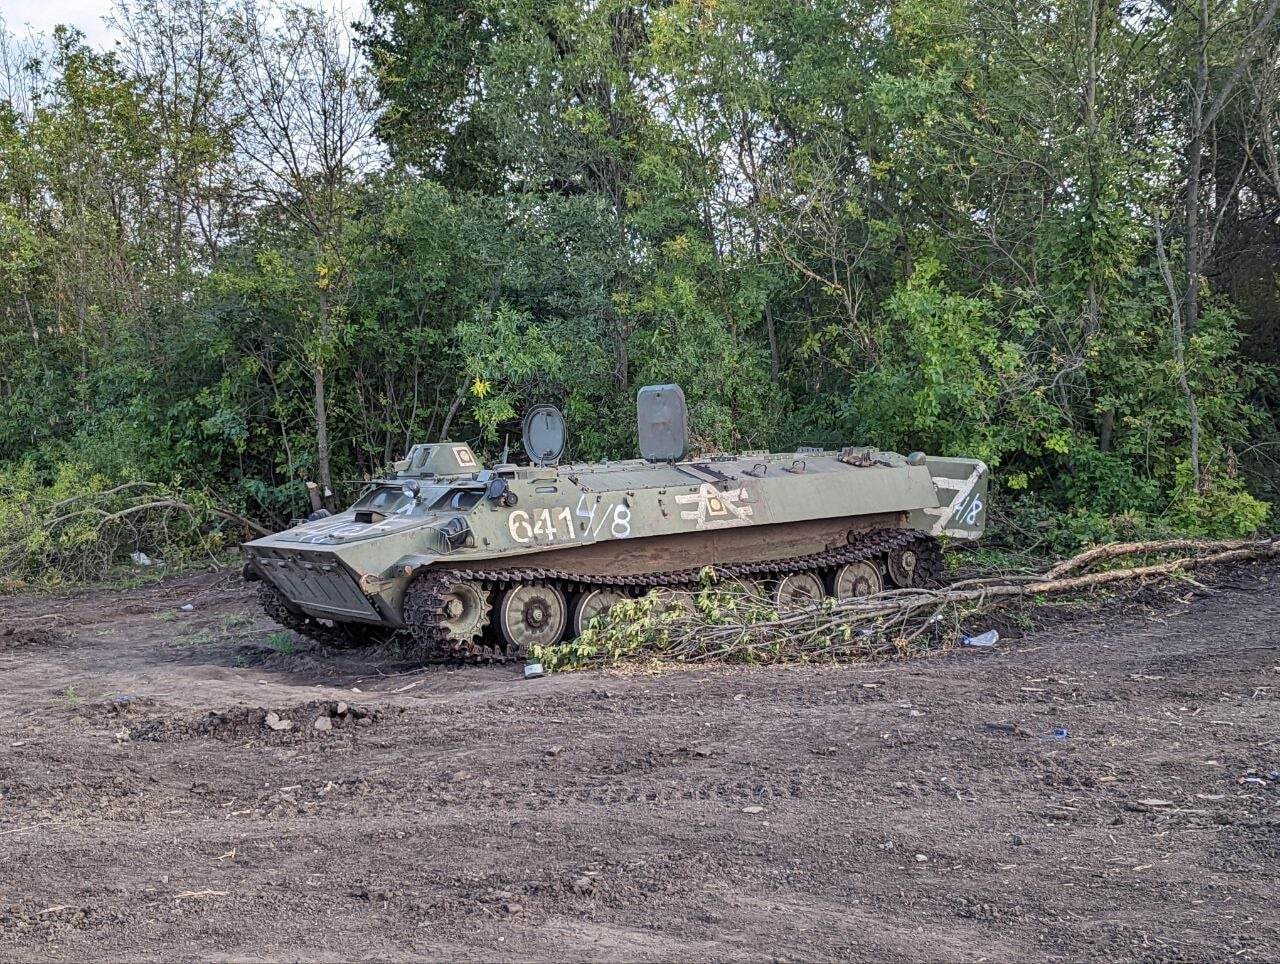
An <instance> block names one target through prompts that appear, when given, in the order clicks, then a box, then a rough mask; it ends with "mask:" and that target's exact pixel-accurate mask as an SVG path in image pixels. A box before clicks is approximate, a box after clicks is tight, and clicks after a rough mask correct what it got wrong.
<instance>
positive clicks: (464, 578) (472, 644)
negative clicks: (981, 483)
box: [290, 529, 943, 663]
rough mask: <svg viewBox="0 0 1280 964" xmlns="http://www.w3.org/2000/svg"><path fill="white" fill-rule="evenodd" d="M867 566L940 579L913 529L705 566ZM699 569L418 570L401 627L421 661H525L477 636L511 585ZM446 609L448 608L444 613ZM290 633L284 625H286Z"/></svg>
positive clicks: (923, 537)
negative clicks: (466, 605) (469, 594)
mask: <svg viewBox="0 0 1280 964" xmlns="http://www.w3.org/2000/svg"><path fill="white" fill-rule="evenodd" d="M856 562H867V563H871V564H872V565H874V566H875V567H876V569H877V570H878V572H879V573H881V574H882V577H883V579H884V581H885V583H886V584H888V583H894V584H897V585H902V584H904V583H909V584H910V585H917V586H936V585H938V584H939V583H940V582H941V579H942V568H943V565H942V547H941V546H940V545H939V544H938V541H937V539H935V538H934V537H933V536H931V535H929V534H927V533H924V532H921V531H919V530H918V529H875V530H872V531H870V532H862V533H857V534H855V535H852V536H851V537H850V540H849V543H848V544H847V545H843V546H837V547H836V548H834V549H828V550H826V551H824V552H818V553H813V554H812V555H806V556H793V557H791V558H787V559H772V560H767V561H760V562H744V563H737V564H733V565H717V566H711V567H710V568H711V569H712V570H714V572H715V574H716V577H717V578H718V579H722V580H728V579H779V578H782V577H784V576H788V575H795V574H800V573H812V574H814V575H816V576H817V577H818V578H819V579H820V580H821V581H822V583H823V585H824V586H828V587H829V586H832V585H833V583H834V579H835V574H836V573H837V571H838V570H839V569H841V567H843V566H847V565H848V564H849V563H856ZM703 572H704V569H702V568H694V569H678V570H670V571H667V572H648V573H641V574H638V575H632V576H608V575H583V574H580V573H572V572H566V571H564V570H560V569H549V568H510V569H450V568H442V569H437V568H430V569H426V570H424V571H423V572H422V573H421V574H420V575H419V576H418V577H417V578H416V579H415V580H414V581H413V583H412V584H410V586H409V589H408V591H407V592H406V593H405V600H404V621H405V624H406V626H407V627H408V629H409V633H410V634H411V635H412V637H413V638H414V640H415V641H416V642H417V643H419V644H420V645H422V646H423V647H424V648H425V649H426V650H427V653H426V654H424V655H427V656H428V657H429V658H444V659H454V660H461V661H464V662H477V663H480V662H505V661H510V660H518V659H523V658H525V657H526V656H527V655H528V654H527V652H526V651H525V648H524V647H523V646H520V645H517V644H512V643H510V642H507V641H505V640H504V638H503V634H501V633H496V634H493V633H490V634H487V635H482V632H481V631H482V629H483V626H484V625H487V624H490V623H492V622H494V621H495V620H494V618H493V614H492V609H493V607H494V606H495V605H496V604H497V603H498V602H499V600H500V599H501V598H502V597H503V594H504V593H506V592H508V591H509V590H511V589H513V588H515V587H518V586H545V587H549V588H552V589H555V590H558V591H559V592H560V593H561V594H562V595H563V596H564V597H565V598H566V599H571V600H573V599H578V598H580V597H581V596H582V595H584V594H586V593H589V592H591V591H592V590H595V589H609V590H612V591H614V592H619V593H622V594H624V595H627V596H641V595H644V594H645V593H646V592H648V591H649V590H650V589H657V588H667V589H676V590H685V591H693V590H696V589H697V588H698V587H699V585H700V579H701V577H702V573H703ZM463 585H471V586H478V587H479V588H480V589H481V590H482V592H483V593H484V595H485V599H486V600H487V605H488V607H489V610H490V611H489V613H487V614H486V617H487V618H485V619H483V620H481V621H479V622H480V624H479V625H477V626H476V627H475V628H474V630H472V629H471V628H470V627H468V629H466V630H464V631H463V632H462V633H458V632H457V631H456V629H451V624H452V625H453V626H455V627H456V625H457V615H456V608H457V603H456V592H455V590H456V589H457V588H458V587H460V586H463ZM451 607H452V608H451ZM290 628H292V627H290Z"/></svg>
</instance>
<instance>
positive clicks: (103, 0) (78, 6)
mask: <svg viewBox="0 0 1280 964" xmlns="http://www.w3.org/2000/svg"><path fill="white" fill-rule="evenodd" d="M110 11H111V0H0V16H3V17H4V21H5V26H6V27H8V29H9V32H10V33H14V34H18V35H19V36H22V35H23V34H25V33H26V32H27V27H28V25H29V26H30V27H31V29H32V30H34V31H36V32H37V33H50V32H51V31H52V30H53V28H54V27H55V26H57V25H58V24H60V23H65V24H70V25H71V26H73V27H79V28H80V29H81V30H83V31H84V33H85V36H86V37H88V38H89V43H90V44H92V45H93V46H95V47H105V46H110V44H111V42H112V37H111V34H110V31H108V30H107V26H106V24H104V23H103V22H102V18H103V17H105V16H106V15H107V14H108V13H109V12H110Z"/></svg>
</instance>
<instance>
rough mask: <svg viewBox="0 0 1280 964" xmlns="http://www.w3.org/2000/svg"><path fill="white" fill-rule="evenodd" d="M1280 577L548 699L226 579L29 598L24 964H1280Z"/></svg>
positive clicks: (15, 929)
mask: <svg viewBox="0 0 1280 964" xmlns="http://www.w3.org/2000/svg"><path fill="white" fill-rule="evenodd" d="M1277 587H1280V571H1277V570H1274V569H1272V570H1265V569H1252V570H1238V571H1235V572H1233V573H1230V574H1227V575H1226V576H1225V577H1224V579H1223V581H1221V582H1219V583H1218V587H1217V591H1216V592H1214V593H1213V594H1203V595H1200V594H1191V593H1189V592H1187V593H1183V594H1181V595H1180V596H1179V597H1177V598H1174V597H1172V596H1169V595H1166V596H1162V597H1160V598H1159V599H1158V600H1152V599H1148V604H1147V605H1145V606H1143V605H1140V604H1136V603H1133V602H1129V603H1126V605H1125V606H1124V607H1118V608H1116V609H1108V608H1107V607H1102V608H1100V609H1098V608H1095V609H1092V610H1090V611H1089V612H1088V613H1086V614H1084V615H1080V616H1077V617H1074V618H1072V619H1070V620H1067V621H1065V622H1062V623H1060V624H1059V625H1057V626H1056V627H1055V628H1053V629H1052V630H1048V629H1044V630H1040V631H1037V632H1033V633H1030V634H1028V635H1026V636H1024V637H1023V638H1020V639H1016V640H1006V641H1004V642H1002V643H1001V644H1000V647H999V649H998V651H997V652H994V653H979V652H975V651H968V650H964V651H958V652H954V653H951V654H947V655H941V656H937V657H931V658H928V659H922V660H917V661H914V662H910V663H900V664H895V665H884V664H882V665H876V666H860V667H844V668H840V667H836V668H830V667H828V668H815V667H807V668H796V669H701V670H687V671H668V672H665V673H662V674H659V675H647V674H633V675H627V676H619V675H607V674H606V675H602V674H594V673H591V674H579V675H570V676H564V677H556V678H545V679H540V680H530V681H526V680H524V679H522V678H520V676H519V673H518V671H517V670H515V669H511V668H492V669H443V668H433V669H428V670H425V671H418V670H411V671H407V672H406V671H405V670H406V668H405V667H398V668H397V667H387V666H385V665H383V666H381V667H379V666H378V665H377V664H375V663H372V662H367V661H366V662H362V661H361V660H360V658H358V657H353V656H351V655H348V654H338V655H334V654H325V653H321V652H318V651H315V650H313V649H309V648H307V647H306V645H305V644H304V643H302V642H301V641H296V640H292V639H290V638H288V637H285V636H282V635H275V636H273V635H271V634H272V633H273V631H274V629H275V627H273V626H272V625H270V624H268V623H267V622H266V621H265V620H263V619H261V618H259V617H258V616H257V615H256V613H254V611H253V609H252V606H251V603H250V597H249V595H248V593H247V592H246V591H245V590H244V589H243V588H242V587H241V586H239V585H238V582H237V581H236V580H234V579H231V578H230V577H227V576H224V575H202V576H196V577H190V578H186V579H183V580H179V581H177V582H171V583H168V584H166V585H164V586H160V587H154V588H150V589H146V590H137V591H133V592H128V593H95V594H91V595H86V596H79V597H76V598H74V599H70V600H51V599H26V598H21V599H7V600H3V601H0V633H7V634H6V635H0V957H2V958H5V959H29V958H42V959H47V958H60V959H85V958H89V957H94V958H102V957H104V956H106V957H110V958H130V959H134V958H140V957H146V958H166V959H174V958H202V959H215V960H217V959H236V960H282V959H295V958H317V959H343V960H366V959H387V958H396V959H402V958H440V957H447V958H455V959H456V958H471V959H495V958H520V959H530V958H539V959H541V958H553V959H566V958H573V959H582V958H605V959H607V958H612V959H627V960H635V959H661V960H671V959H739V958H743V959H762V958H770V959H776V958H787V959H829V958H835V957H856V958H863V959H876V960H884V959H909V960H920V959H948V960H952V959H954V960H979V959H996V960H1043V959H1049V960H1062V959H1075V960H1079V959H1085V958H1092V957H1096V956H1099V955H1107V956H1109V957H1116V958H1125V959H1134V958H1140V959H1170V958H1179V959H1217V960H1228V959H1231V960H1263V959H1273V960H1274V959H1276V958H1278V957H1280V901H1278V897H1277V895H1280V774H1278V775H1276V777H1275V778H1270V777H1268V774H1269V773H1271V772H1272V771H1276V770H1278V769H1280V736H1278V733H1280V701H1278V699H1277V697H1278V696H1280V593H1277V591H1276V590H1277ZM183 606H191V607H193V608H191V609H190V610H184V609H183V608H182V607H183ZM290 650H293V651H290ZM379 669H381V671H382V672H383V673H392V674H393V675H385V676H381V675H379V673H378V671H379ZM268 711H273V712H274V713H276V714H278V715H279V716H280V717H281V720H280V722H278V723H276V725H277V726H279V727H286V726H287V724H290V723H291V724H293V726H292V727H291V728H282V729H271V728H270V727H269V726H268V725H266V723H265V722H264V718H265V717H266V714H267V712H268ZM341 711H345V712H341ZM317 719H320V720H322V722H321V724H320V725H321V727H328V729H316V720H317ZM271 720H272V722H275V720H274V718H271ZM1059 727H1061V728H1065V730H1066V731H1067V736H1066V738H1065V739H1053V738H1052V736H1053V734H1054V731H1055V729H1056V728H1059ZM1250 771H1254V772H1255V773H1256V774H1258V775H1257V776H1255V777H1253V778H1252V780H1251V779H1246V780H1245V782H1243V783H1242V782H1240V781H1241V778H1243V777H1246V775H1247V774H1248V773H1249V772H1250ZM1254 780H1256V781H1257V782H1253V781H1254Z"/></svg>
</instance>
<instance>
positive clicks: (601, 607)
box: [569, 589, 627, 638]
mask: <svg viewBox="0 0 1280 964" xmlns="http://www.w3.org/2000/svg"><path fill="white" fill-rule="evenodd" d="M626 598H627V597H626V596H624V595H623V594H622V593H620V592H618V591H617V590H614V589H589V590H587V591H586V592H584V593H583V594H582V595H580V596H579V597H578V601H577V603H576V604H575V605H574V607H573V619H572V620H570V623H569V636H570V638H576V637H578V636H581V635H582V634H583V633H584V632H585V631H586V630H587V627H588V626H590V625H591V620H593V619H595V618H596V617H597V616H603V615H605V614H607V613H608V612H609V610H610V609H612V608H613V607H614V606H616V605H618V603H620V602H622V601H623V600H624V599H626Z"/></svg>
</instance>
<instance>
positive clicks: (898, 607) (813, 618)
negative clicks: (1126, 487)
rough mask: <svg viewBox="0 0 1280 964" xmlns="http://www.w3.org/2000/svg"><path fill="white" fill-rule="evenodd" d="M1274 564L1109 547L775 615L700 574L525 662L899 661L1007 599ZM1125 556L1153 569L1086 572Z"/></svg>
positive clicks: (1262, 548)
mask: <svg viewBox="0 0 1280 964" xmlns="http://www.w3.org/2000/svg"><path fill="white" fill-rule="evenodd" d="M1278 556H1280V538H1274V537H1273V538H1269V539H1262V540H1231V541H1225V542H1208V541H1200V540H1191V539H1174V540H1167V541H1152V542H1130V543H1115V544H1111V545H1104V546H1097V547H1095V548H1092V549H1088V550H1086V551H1085V552H1082V553H1080V554H1078V555H1076V556H1073V557H1072V558H1070V559H1067V560H1065V561H1063V562H1060V563H1058V564H1057V565H1055V566H1053V567H1051V568H1050V569H1048V570H1047V571H1045V572H1043V573H1027V574H1013V575H998V576H987V577H982V578H976V579H963V580H960V581H958V582H954V583H952V584H951V585H949V586H946V587H943V588H940V589H915V588H912V589H894V590H889V591H886V592H881V593H878V594H876V595H874V596H866V597H860V598H855V599H845V600H838V601H837V600H834V599H827V600H825V601H824V602H823V603H822V604H821V605H818V606H811V607H806V608H803V609H792V610H787V611H781V612H780V611H778V610H776V609H775V608H773V606H772V604H771V603H770V602H769V601H768V600H767V599H766V597H765V596H764V595H762V594H761V592H760V590H759V587H756V586H748V585H741V584H724V583H715V582H714V581H712V578H711V577H710V574H708V579H707V581H706V583H705V585H704V587H703V588H702V589H701V590H700V591H698V592H694V593H673V592H665V593H661V592H660V593H652V594H650V595H649V596H647V597H645V598H643V599H636V600H629V601H627V602H624V603H621V604H619V605H618V606H617V607H615V608H614V610H613V612H612V613H611V615H610V617H609V619H608V620H607V621H606V622H605V623H604V624H603V625H600V626H595V627H593V628H592V629H590V630H588V631H587V632H586V633H585V634H583V636H581V637H580V638H579V639H577V640H574V641H571V642H568V643H564V644H561V645H558V646H553V647H546V648H543V649H540V650H538V651H537V652H536V653H535V654H534V655H535V658H538V659H541V660H542V662H543V663H544V665H545V666H546V667H547V668H548V669H552V670H557V669H574V668H581V667H586V666H600V665H607V664H611V663H617V662H620V661H624V660H626V661H664V662H689V663H704V662H715V661H725V662H746V663H785V662H803V661H808V660H835V661H845V660H853V659H872V658H879V657H889V656H906V655H913V654H917V653H920V652H922V651H923V650H924V649H926V648H927V647H928V646H930V645H936V644H937V643H939V642H941V643H944V644H947V643H951V642H953V641H954V640H955V639H956V638H957V636H958V635H959V632H960V623H961V621H962V620H964V619H968V618H971V617H973V616H974V615H977V614H979V613H983V612H988V611H990V610H993V609H996V608H998V607H1000V606H1004V605H1007V604H1009V603H1011V602H1016V601H1018V600H1039V599H1041V598H1042V597H1047V596H1054V595H1064V594H1070V593H1076V592H1081V591H1083V590H1088V589H1093V588H1096V587H1100V586H1109V585H1114V584H1117V583H1122V582H1133V581H1142V580H1159V579H1169V578H1174V577H1177V576H1179V575H1180V574H1183V573H1186V572H1188V571H1190V570H1192V569H1197V568H1201V567H1204V566H1210V565H1217V564H1222V563H1233V562H1245V561H1252V560H1261V559H1274V558H1276V557H1278ZM1136 557H1147V558H1150V557H1157V558H1158V560H1159V561H1151V562H1145V563H1144V564H1142V565H1127V566H1121V567H1117V568H1108V569H1101V570H1097V571H1090V570H1093V569H1094V567H1096V566H1098V565H1099V564H1102V563H1107V562H1112V561H1114V560H1117V559H1126V560H1130V561H1132V560H1134V559H1135V558H1136Z"/></svg>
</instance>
